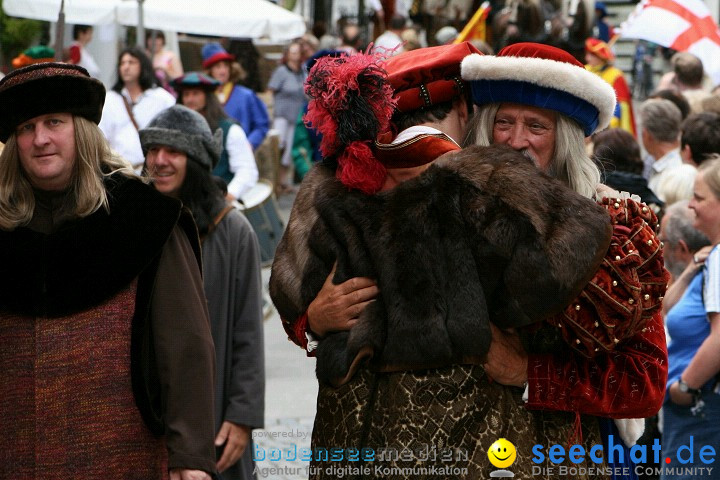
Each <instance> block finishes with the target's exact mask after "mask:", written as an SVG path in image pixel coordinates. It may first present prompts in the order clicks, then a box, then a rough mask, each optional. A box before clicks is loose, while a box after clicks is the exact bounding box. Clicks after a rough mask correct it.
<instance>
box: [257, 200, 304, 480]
mask: <svg viewBox="0 0 720 480" xmlns="http://www.w3.org/2000/svg"><path fill="white" fill-rule="evenodd" d="M293 198H294V197H293V196H283V197H280V199H279V200H278V205H279V207H280V213H281V216H282V217H283V220H284V221H285V224H287V217H288V215H289V211H290V207H291V205H292V200H293ZM269 277H270V269H269V268H265V269H263V280H264V281H265V285H267V281H268V279H269ZM265 377H266V387H265V429H264V430H255V431H254V432H253V441H254V442H255V446H254V453H255V458H256V467H257V469H256V472H257V473H256V476H257V478H258V479H262V478H272V479H278V480H299V479H306V478H308V471H307V469H308V466H309V462H307V461H301V460H297V458H298V457H299V456H300V455H299V454H301V453H302V449H303V448H305V449H309V448H310V433H311V432H312V425H313V420H314V418H315V399H316V397H317V381H316V380H315V360H314V359H312V358H307V357H306V356H305V354H304V352H303V351H302V350H300V348H299V347H297V346H296V345H295V344H293V343H291V342H290V341H288V339H287V335H286V334H285V331H284V330H283V328H282V325H281V323H280V318H279V316H278V314H277V312H276V311H275V310H274V309H273V311H272V314H271V315H270V316H269V317H268V318H267V319H266V320H265Z"/></svg>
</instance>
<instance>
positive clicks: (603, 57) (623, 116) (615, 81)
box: [585, 38, 636, 136]
mask: <svg viewBox="0 0 720 480" xmlns="http://www.w3.org/2000/svg"><path fill="white" fill-rule="evenodd" d="M613 60H615V54H613V52H612V50H611V49H610V46H609V45H608V44H607V43H605V42H603V41H602V40H598V39H597V38H588V39H587V40H585V62H586V65H585V68H586V69H587V70H589V71H591V72H592V73H594V74H595V75H598V76H599V77H600V78H602V79H603V80H605V81H606V82H607V83H609V84H610V85H611V86H612V87H613V89H614V90H615V95H616V96H617V105H616V106H615V112H614V114H613V118H612V119H611V120H610V127H611V128H622V129H623V130H626V131H628V132H630V133H631V134H632V135H633V136H636V134H635V115H634V114H633V108H632V93H630V87H628V84H627V81H626V80H625V77H624V76H623V72H622V70H620V69H619V68H617V67H615V66H613V64H612V62H613Z"/></svg>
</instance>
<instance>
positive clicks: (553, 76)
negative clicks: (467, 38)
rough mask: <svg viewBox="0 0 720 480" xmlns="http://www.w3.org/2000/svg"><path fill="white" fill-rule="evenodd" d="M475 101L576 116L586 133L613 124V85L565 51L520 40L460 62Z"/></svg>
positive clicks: (614, 100) (478, 103)
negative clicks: (513, 104) (507, 104)
mask: <svg viewBox="0 0 720 480" xmlns="http://www.w3.org/2000/svg"><path fill="white" fill-rule="evenodd" d="M461 74H462V78H463V80H465V81H467V82H469V83H470V88H471V92H472V97H473V101H474V102H475V104H477V105H486V104H488V103H518V104H522V105H531V106H534V107H538V108H545V109H548V110H553V111H556V112H559V113H562V114H564V115H566V116H567V117H569V118H572V119H573V120H575V121H576V122H577V123H578V124H579V125H580V127H581V128H582V130H583V132H584V133H585V135H586V136H589V135H592V134H593V133H594V132H597V131H600V130H604V129H605V128H607V127H608V126H609V125H610V120H611V119H612V116H613V112H614V111H615V103H616V99H615V90H613V88H612V86H610V84H608V83H607V82H605V81H604V80H603V79H602V78H600V77H598V76H597V75H595V74H593V73H592V72H588V71H587V70H585V67H584V66H583V65H582V64H581V63H580V62H578V61H577V60H575V58H574V57H573V56H572V55H570V54H569V53H567V52H566V51H564V50H560V49H559V48H555V47H551V46H549V45H542V44H539V43H516V44H514V45H510V46H508V47H505V48H503V49H502V50H500V52H498V54H497V55H496V56H490V55H469V56H467V57H465V59H463V61H462V65H461Z"/></svg>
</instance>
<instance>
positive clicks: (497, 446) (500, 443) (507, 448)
mask: <svg viewBox="0 0 720 480" xmlns="http://www.w3.org/2000/svg"><path fill="white" fill-rule="evenodd" d="M515 457H517V451H516V450H515V445H513V444H512V443H510V442H509V441H507V440H505V439H504V438H501V439H499V440H496V441H495V443H493V444H492V445H490V450H488V458H489V459H490V463H492V464H493V466H495V467H496V468H507V467H509V466H510V465H512V464H513V462H515Z"/></svg>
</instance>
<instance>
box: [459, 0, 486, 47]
mask: <svg viewBox="0 0 720 480" xmlns="http://www.w3.org/2000/svg"><path fill="white" fill-rule="evenodd" d="M488 13H490V3H489V2H483V4H482V5H480V8H478V9H477V12H475V14H474V15H473V16H472V18H471V19H470V21H469V22H468V23H467V24H466V25H465V28H463V29H462V32H460V35H458V36H457V38H456V39H455V41H454V42H453V43H460V42H465V41H470V40H482V41H483V42H484V41H485V38H486V35H487V30H486V26H487V16H488Z"/></svg>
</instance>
